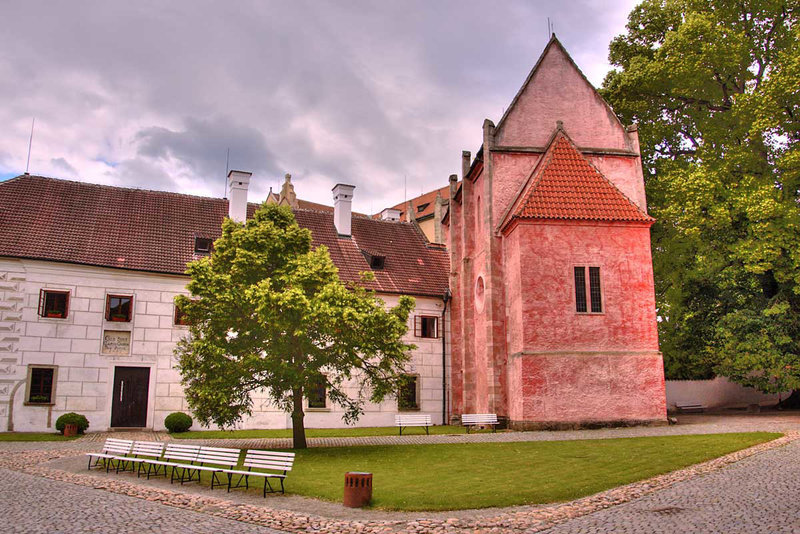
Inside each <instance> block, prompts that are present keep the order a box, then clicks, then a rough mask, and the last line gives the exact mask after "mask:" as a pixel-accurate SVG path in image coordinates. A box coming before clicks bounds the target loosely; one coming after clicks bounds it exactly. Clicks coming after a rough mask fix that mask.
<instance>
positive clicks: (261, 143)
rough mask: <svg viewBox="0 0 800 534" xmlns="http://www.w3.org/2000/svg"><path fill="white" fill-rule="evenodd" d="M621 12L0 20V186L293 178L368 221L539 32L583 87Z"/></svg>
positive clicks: (603, 60) (300, 189)
mask: <svg viewBox="0 0 800 534" xmlns="http://www.w3.org/2000/svg"><path fill="white" fill-rule="evenodd" d="M635 3H636V2H634V1H631V0H620V1H616V2H608V1H604V0H555V1H550V0H547V1H544V0H543V1H534V0H528V1H520V2H512V1H504V2H494V1H489V0H487V1H482V2H477V1H469V0H454V1H435V0H422V1H419V2H415V1H400V0H398V1H393V2H387V1H383V0H372V1H344V0H341V1H337V2H334V1H323V0H317V1H302V0H294V1H291V2H290V1H284V2H277V1H275V2H273V1H266V0H261V1H253V2H246V1H230V2H223V1H217V2H202V1H194V0H193V1H174V0H171V1H169V2H163V1H152V2H151V1H143V0H137V1H135V2H131V1H97V2H84V1H70V2H51V1H50V2H38V1H34V0H26V1H24V2H2V3H0V20H3V21H4V24H3V32H2V33H0V50H2V53H0V100H1V101H2V102H3V105H2V106H0V124H2V128H0V180H2V179H6V178H8V177H11V176H16V175H18V174H21V173H22V172H23V171H24V170H25V165H26V155H27V150H28V137H29V134H30V128H31V120H32V119H33V117H35V118H36V127H35V132H34V138H33V150H32V155H31V161H30V172H31V173H32V174H41V175H45V176H53V177H58V178H68V179H75V180H82V181H87V182H95V183H104V184H112V185H120V186H126V187H143V188H150V189H161V190H170V191H177V192H185V193H192V194H201V195H208V196H223V194H224V175H225V157H226V150H227V149H228V148H230V168H233V169H241V170H248V171H251V172H253V181H252V182H251V195H250V199H251V201H255V200H262V199H263V198H264V197H265V196H266V193H267V191H268V190H269V188H270V187H273V188H275V189H276V190H278V189H279V188H280V184H281V182H282V181H283V175H284V173H287V172H289V173H291V174H292V177H293V179H292V181H293V182H294V183H295V188H296V191H297V194H298V196H299V197H301V198H304V199H307V200H313V201H317V202H322V203H326V204H331V191H330V190H331V187H332V186H333V185H334V184H335V183H337V182H345V183H351V184H354V185H356V192H355V203H354V209H356V210H358V211H362V212H375V211H378V210H380V209H381V208H383V207H386V206H387V205H392V204H395V203H397V202H400V201H402V200H403V197H404V182H405V183H406V184H407V185H406V190H407V194H408V196H409V197H412V196H416V195H417V194H419V193H420V192H421V191H423V190H425V191H427V190H430V189H433V188H435V187H440V186H443V185H445V184H446V183H447V176H448V175H449V174H451V173H454V172H457V171H458V170H459V169H460V156H461V150H472V151H473V152H474V151H475V150H476V149H477V148H478V146H479V144H480V140H481V125H482V123H483V120H484V119H485V118H490V119H492V120H494V121H495V122H496V121H497V120H499V118H500V116H501V115H502V113H503V110H504V106H506V105H508V103H509V102H510V101H511V99H512V98H513V96H514V94H515V93H516V91H517V90H518V89H519V87H520V85H521V84H522V82H523V81H524V80H525V77H526V76H527V74H528V72H529V71H530V69H531V68H532V67H533V65H534V63H535V62H536V59H537V58H538V56H539V54H540V53H541V51H542V49H543V47H544V45H545V44H546V42H547V17H550V19H551V20H552V21H553V23H554V25H555V32H556V34H557V35H558V37H559V39H560V40H561V41H562V42H563V43H564V45H565V46H566V48H567V50H568V51H569V52H570V53H571V54H572V56H573V58H574V59H575V61H576V62H577V63H578V65H579V66H580V67H581V68H582V69H583V71H584V73H585V74H586V75H587V76H588V78H589V79H590V80H591V81H592V82H593V83H594V84H595V85H599V84H600V83H601V82H602V79H603V76H604V75H605V73H606V72H607V70H608V69H609V65H608V63H607V55H608V43H609V41H610V40H611V38H612V37H614V36H615V35H617V34H619V33H621V32H622V31H623V30H624V25H625V22H626V18H627V14H628V12H629V11H630V10H631V8H632V7H633V6H634V4H635Z"/></svg>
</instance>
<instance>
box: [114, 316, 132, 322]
mask: <svg viewBox="0 0 800 534" xmlns="http://www.w3.org/2000/svg"><path fill="white" fill-rule="evenodd" d="M111 320H112V321H114V322H115V323H124V322H127V321H128V318H127V317H125V316H124V315H112V316H111Z"/></svg>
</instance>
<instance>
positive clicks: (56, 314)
mask: <svg viewBox="0 0 800 534" xmlns="http://www.w3.org/2000/svg"><path fill="white" fill-rule="evenodd" d="M63 316H64V315H63V314H62V313H61V312H47V317H49V318H51V319H61V318H63Z"/></svg>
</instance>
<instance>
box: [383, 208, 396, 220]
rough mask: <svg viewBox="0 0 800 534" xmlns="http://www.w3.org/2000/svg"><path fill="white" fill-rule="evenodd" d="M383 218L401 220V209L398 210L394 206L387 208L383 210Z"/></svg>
mask: <svg viewBox="0 0 800 534" xmlns="http://www.w3.org/2000/svg"><path fill="white" fill-rule="evenodd" d="M381 220H382V221H399V220H400V210H396V209H394V208H386V209H385V210H383V211H382V212H381Z"/></svg>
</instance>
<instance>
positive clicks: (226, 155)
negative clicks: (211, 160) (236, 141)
mask: <svg viewBox="0 0 800 534" xmlns="http://www.w3.org/2000/svg"><path fill="white" fill-rule="evenodd" d="M230 160H231V147H228V152H227V153H226V154H225V189H224V190H223V193H222V198H228V170H229V168H228V166H229V165H228V164H229V163H230Z"/></svg>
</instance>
